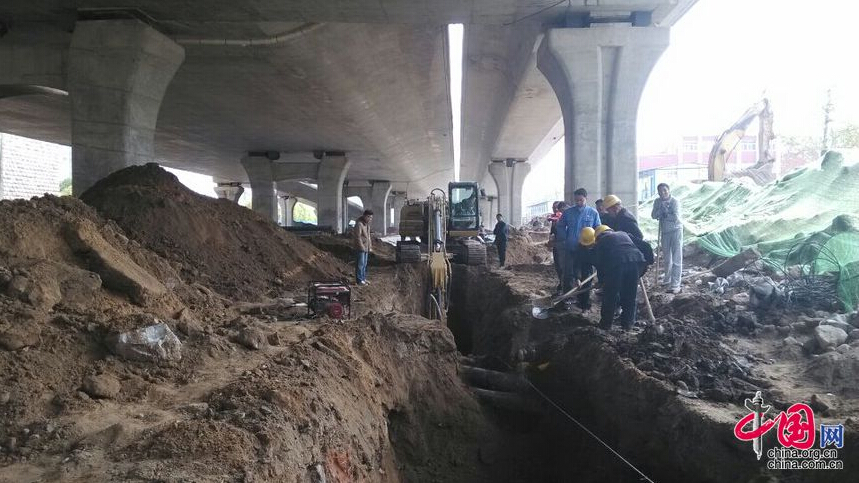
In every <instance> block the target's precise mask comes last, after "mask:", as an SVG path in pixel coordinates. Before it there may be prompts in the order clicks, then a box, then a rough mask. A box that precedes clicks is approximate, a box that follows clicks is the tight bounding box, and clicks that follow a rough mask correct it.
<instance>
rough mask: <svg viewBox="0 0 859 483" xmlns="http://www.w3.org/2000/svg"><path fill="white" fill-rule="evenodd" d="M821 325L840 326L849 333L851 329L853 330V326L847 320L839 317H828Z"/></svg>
mask: <svg viewBox="0 0 859 483" xmlns="http://www.w3.org/2000/svg"><path fill="white" fill-rule="evenodd" d="M820 325H829V326H832V327H838V328H839V329H841V330H843V331H844V333H846V334H849V333H850V331H852V330H853V326H852V325H850V324H848V323H847V322H844V321H841V320H838V319H827V320H824V321H823V322H821V323H820Z"/></svg>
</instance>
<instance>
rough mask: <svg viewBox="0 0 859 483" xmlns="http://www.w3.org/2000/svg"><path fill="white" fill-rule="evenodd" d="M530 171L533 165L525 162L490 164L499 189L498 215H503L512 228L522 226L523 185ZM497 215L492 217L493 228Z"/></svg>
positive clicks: (490, 171)
mask: <svg viewBox="0 0 859 483" xmlns="http://www.w3.org/2000/svg"><path fill="white" fill-rule="evenodd" d="M530 171H531V165H530V164H529V163H527V162H525V161H518V160H512V159H509V160H505V161H493V162H492V163H490V164H489V174H491V175H492V179H494V180H495V185H496V187H497V188H498V204H499V209H498V213H501V214H502V215H503V216H504V220H505V221H507V223H509V224H510V225H511V226H520V225H521V224H522V185H523V183H524V182H525V177H526V176H527V175H528V173H529V172H530ZM495 215H496V213H492V214H491V215H490V216H491V218H490V219H489V223H490V224H491V225H492V226H494V225H495ZM484 225H486V222H485V221H484Z"/></svg>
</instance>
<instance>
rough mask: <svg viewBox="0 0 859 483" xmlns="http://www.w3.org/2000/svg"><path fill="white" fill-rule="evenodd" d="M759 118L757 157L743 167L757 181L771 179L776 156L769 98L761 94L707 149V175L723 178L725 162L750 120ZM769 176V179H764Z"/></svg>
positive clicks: (760, 182)
mask: <svg viewBox="0 0 859 483" xmlns="http://www.w3.org/2000/svg"><path fill="white" fill-rule="evenodd" d="M755 119H758V121H759V122H758V161H757V163H755V165H754V166H752V167H751V168H749V169H747V170H744V172H743V173H742V174H743V175H746V176H750V177H751V178H752V179H754V180H755V181H756V182H758V183H759V184H763V183H766V182H768V181H770V180H771V179H772V177H773V173H772V163H773V162H774V161H775V156H774V155H773V152H772V141H773V138H774V137H775V136H774V135H773V112H772V108H771V107H770V102H769V100H768V99H767V98H763V99H761V100H760V101H758V102H756V103H755V104H754V105H753V106H752V107H750V108H748V109H747V110H746V112H745V113H743V115H742V116H740V119H738V120H737V122H735V123H734V124H733V125H732V126H731V127H729V128H728V129H726V130H725V132H723V133H722V134H721V135H720V136H719V137H718V138H716V143H715V144H714V145H713V149H712V150H711V151H710V161H709V163H708V165H707V179H708V180H710V181H722V180H724V179H725V163H726V162H727V160H728V158H730V157H731V154H732V153H733V152H734V149H736V147H737V145H738V144H739V143H740V141H742V140H743V137H744V136H745V135H746V129H748V127H749V124H751V123H752V121H754V120H755ZM767 178H769V179H767Z"/></svg>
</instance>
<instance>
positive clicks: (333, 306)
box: [307, 282, 352, 319]
mask: <svg viewBox="0 0 859 483" xmlns="http://www.w3.org/2000/svg"><path fill="white" fill-rule="evenodd" d="M347 312H348V313H347ZM344 314H345V315H346V316H347V317H352V289H351V288H349V284H348V283H346V282H310V285H309V286H308V287H307V315H308V316H310V317H317V316H320V315H327V316H329V317H331V318H332V319H342V318H343V316H344Z"/></svg>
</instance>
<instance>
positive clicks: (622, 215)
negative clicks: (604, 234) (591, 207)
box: [603, 195, 644, 240]
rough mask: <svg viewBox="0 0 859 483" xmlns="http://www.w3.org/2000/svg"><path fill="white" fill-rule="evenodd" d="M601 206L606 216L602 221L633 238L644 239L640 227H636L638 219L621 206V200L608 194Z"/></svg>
mask: <svg viewBox="0 0 859 483" xmlns="http://www.w3.org/2000/svg"><path fill="white" fill-rule="evenodd" d="M603 208H604V209H605V211H606V213H608V215H609V216H608V217H606V218H604V219H603V223H604V224H606V225H608V226H609V227H610V228H611V229H612V230H614V231H622V232H625V233H627V234H629V236H631V237H633V238H638V239H639V240H643V239H644V235H642V233H641V228H639V227H638V220H636V219H635V215H633V214H632V213H630V212H629V210H627V209H626V208H624V207H623V202H621V200H620V198H618V197H617V196H615V195H608V196H606V197H605V200H604V201H603Z"/></svg>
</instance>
